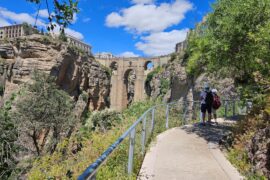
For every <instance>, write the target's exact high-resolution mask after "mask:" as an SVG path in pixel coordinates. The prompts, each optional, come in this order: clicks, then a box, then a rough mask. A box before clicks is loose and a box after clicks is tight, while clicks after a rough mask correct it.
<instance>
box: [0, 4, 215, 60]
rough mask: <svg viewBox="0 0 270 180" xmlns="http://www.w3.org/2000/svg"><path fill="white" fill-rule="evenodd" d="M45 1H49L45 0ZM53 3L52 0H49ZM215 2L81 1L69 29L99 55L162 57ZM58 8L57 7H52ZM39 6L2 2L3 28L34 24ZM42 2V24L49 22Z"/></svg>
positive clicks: (40, 23)
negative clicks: (4, 26) (24, 22)
mask: <svg viewBox="0 0 270 180" xmlns="http://www.w3.org/2000/svg"><path fill="white" fill-rule="evenodd" d="M43 1H44V0H43ZM49 1H52V0H49ZM213 2H214V0H80V1H79V8H80V12H79V13H78V14H76V16H75V17H74V22H73V24H72V25H70V26H69V28H68V29H67V30H66V32H67V33H68V34H71V35H73V36H75V37H77V38H80V39H82V40H83V41H85V42H87V43H88V44H90V45H91V46H92V47H93V53H97V52H112V53H113V54H114V55H118V56H130V57H132V56H158V55H165V54H168V53H171V52H172V51H173V50H174V46H175V44H176V43H177V42H180V41H183V40H184V38H185V35H186V32H187V30H188V29H189V28H193V27H194V26H195V24H196V23H198V22H199V21H201V20H202V18H203V16H204V15H206V14H207V13H208V12H209V11H211V3H213ZM51 10H53V8H51ZM36 11H37V5H35V4H32V3H29V2H26V0H0V26H3V25H9V24H13V23H15V22H16V23H21V22H23V21H26V22H28V23H30V24H33V23H34V18H35V14H36ZM47 15H48V14H47V10H46V6H45V3H44V2H43V3H42V4H41V11H40V16H39V20H38V25H39V26H40V27H45V26H46V23H47V19H46V16H47Z"/></svg>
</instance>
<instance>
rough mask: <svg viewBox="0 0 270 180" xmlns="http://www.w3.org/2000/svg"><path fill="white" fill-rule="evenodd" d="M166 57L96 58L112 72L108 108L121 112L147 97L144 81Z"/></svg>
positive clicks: (165, 60) (164, 61)
mask: <svg viewBox="0 0 270 180" xmlns="http://www.w3.org/2000/svg"><path fill="white" fill-rule="evenodd" d="M169 59H170V56H168V57H165V56H164V57H154V58H141V57H138V58H122V57H115V58H109V59H108V58H106V59H102V58H96V60H97V61H98V62H100V63H101V64H102V65H104V66H106V67H107V68H110V69H111V70H112V74H111V89H110V108H112V109H114V110H117V111H121V110H123V109H125V108H126V107H127V106H128V105H130V104H131V103H132V102H137V101H142V100H144V99H145V98H146V97H147V93H148V92H147V91H146V90H145V80H146V77H147V75H148V73H150V72H151V71H152V70H153V68H156V67H158V66H162V65H163V64H166V63H167V62H168V60H169Z"/></svg>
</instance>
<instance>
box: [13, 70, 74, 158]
mask: <svg viewBox="0 0 270 180" xmlns="http://www.w3.org/2000/svg"><path fill="white" fill-rule="evenodd" d="M33 80H34V82H33V83H31V84H27V86H26V88H25V89H24V90H23V91H24V92H23V93H22V94H21V95H20V96H19V97H18V101H17V103H16V106H15V110H14V113H13V114H12V118H13V119H14V121H15V122H16V124H17V125H18V130H19V132H20V133H25V134H27V135H28V136H29V137H30V138H31V139H32V141H33V144H34V145H35V148H36V153H37V155H40V153H41V151H42V149H41V148H42V147H41V146H40V145H39V144H38V137H39V133H40V132H41V131H42V130H44V129H51V130H52V132H53V135H52V142H51V145H50V148H49V150H50V151H51V152H53V151H54V149H55V148H56V145H57V143H58V142H59V140H60V133H61V132H63V130H65V129H67V128H68V127H70V126H71V125H72V124H73V123H74V119H73V117H72V114H71V110H72V107H73V104H72V100H71V99H70V97H69V95H68V94H67V93H66V92H64V91H62V90H58V88H57V86H56V84H55V83H54V82H55V81H54V78H52V77H51V76H49V75H47V74H45V73H38V72H35V73H34V76H33Z"/></svg>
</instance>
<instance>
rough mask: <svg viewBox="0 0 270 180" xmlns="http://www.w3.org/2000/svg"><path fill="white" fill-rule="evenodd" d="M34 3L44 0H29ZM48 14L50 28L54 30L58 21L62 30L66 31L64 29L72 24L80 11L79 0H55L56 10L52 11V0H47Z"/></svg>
mask: <svg viewBox="0 0 270 180" xmlns="http://www.w3.org/2000/svg"><path fill="white" fill-rule="evenodd" d="M27 1H29V2H32V3H36V4H40V3H41V1H42V0H27ZM45 2H46V6H47V10H48V14H49V17H48V19H49V22H50V24H49V26H48V27H47V29H48V30H53V29H54V27H55V24H53V22H56V23H57V24H58V25H59V26H60V30H61V31H62V32H64V29H65V28H66V27H67V26H68V25H70V24H71V23H72V21H73V18H74V14H75V13H78V12H79V9H78V0H53V4H54V11H53V12H51V11H50V4H49V3H50V1H49V0H45Z"/></svg>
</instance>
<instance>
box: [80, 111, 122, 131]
mask: <svg viewBox="0 0 270 180" xmlns="http://www.w3.org/2000/svg"><path fill="white" fill-rule="evenodd" d="M121 121H122V116H121V115H120V113H118V112H116V111H112V110H108V109H106V110H103V111H95V112H93V113H92V114H91V115H90V118H89V119H88V120H86V124H85V125H86V127H88V128H90V129H92V130H94V131H95V130H98V131H102V132H105V131H107V130H109V129H111V128H112V127H113V126H115V125H116V124H119V122H121Z"/></svg>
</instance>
